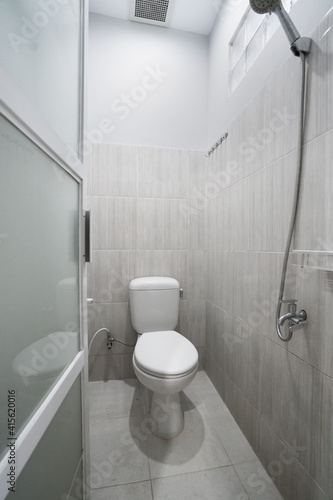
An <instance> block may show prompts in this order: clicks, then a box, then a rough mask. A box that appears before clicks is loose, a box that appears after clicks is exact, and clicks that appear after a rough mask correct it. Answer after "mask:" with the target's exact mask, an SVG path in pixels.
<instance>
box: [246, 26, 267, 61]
mask: <svg viewBox="0 0 333 500" xmlns="http://www.w3.org/2000/svg"><path fill="white" fill-rule="evenodd" d="M264 29H265V27H264V23H262V24H261V26H260V27H259V29H258V30H257V31H256V33H255V34H254V36H253V38H252V40H251V41H250V42H249V44H248V46H247V49H246V71H248V70H249V69H250V67H251V66H252V64H253V63H254V61H255V60H256V59H257V58H258V57H259V56H260V54H261V52H262V49H263V46H264V38H265V37H264Z"/></svg>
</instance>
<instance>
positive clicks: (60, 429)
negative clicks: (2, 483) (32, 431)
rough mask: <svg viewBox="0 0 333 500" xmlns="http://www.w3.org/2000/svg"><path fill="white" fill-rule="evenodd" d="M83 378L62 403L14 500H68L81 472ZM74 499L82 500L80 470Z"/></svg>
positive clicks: (21, 479) (76, 383) (17, 484)
mask: <svg viewBox="0 0 333 500" xmlns="http://www.w3.org/2000/svg"><path fill="white" fill-rule="evenodd" d="M81 432H82V419H81V384H80V377H79V378H78V379H77V380H76V382H74V384H73V386H72V388H71V389H70V391H69V393H68V394H67V396H66V398H65V399H64V401H63V402H62V404H61V406H60V408H59V410H58V411H57V413H56V414H55V416H54V419H53V420H52V422H51V424H50V425H49V427H48V428H47V430H46V431H45V434H44V435H43V437H42V439H41V440H40V442H39V443H38V445H37V447H36V448H35V450H34V452H33V454H32V455H31V457H30V459H29V461H28V462H27V464H26V466H25V467H24V469H23V471H22V472H21V474H20V476H19V478H18V480H17V482H16V491H15V493H14V494H12V493H11V492H10V493H9V494H8V495H7V498H8V499H11V498H13V499H15V500H66V499H67V494H68V493H69V490H70V487H71V483H72V481H73V479H74V476H75V472H76V470H77V468H78V467H81V468H82V462H81V463H80V457H81V454H82V435H81ZM77 472H78V474H77V476H76V479H75V482H74V484H73V488H72V493H73V495H72V498H75V500H80V499H82V486H83V485H82V479H83V478H82V471H81V470H78V471H77Z"/></svg>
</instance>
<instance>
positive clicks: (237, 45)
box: [230, 23, 245, 68]
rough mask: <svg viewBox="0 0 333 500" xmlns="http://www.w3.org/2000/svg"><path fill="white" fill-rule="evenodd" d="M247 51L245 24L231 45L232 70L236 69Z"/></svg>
mask: <svg viewBox="0 0 333 500" xmlns="http://www.w3.org/2000/svg"><path fill="white" fill-rule="evenodd" d="M244 50H245V23H243V24H242V25H241V26H240V28H239V30H238V32H237V35H236V36H235V38H234V40H233V42H232V44H231V54H230V55H231V68H234V67H235V66H236V64H237V62H238V61H239V59H240V57H241V56H242V54H243V53H244Z"/></svg>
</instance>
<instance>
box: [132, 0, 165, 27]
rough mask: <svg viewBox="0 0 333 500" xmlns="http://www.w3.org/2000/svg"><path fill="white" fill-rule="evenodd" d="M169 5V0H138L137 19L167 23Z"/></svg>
mask: <svg viewBox="0 0 333 500" xmlns="http://www.w3.org/2000/svg"><path fill="white" fill-rule="evenodd" d="M168 7H169V0H136V1H135V13H134V18H135V20H137V21H139V20H142V21H143V22H144V20H147V21H148V22H149V21H150V22H157V23H165V21H166V17H167V13H168Z"/></svg>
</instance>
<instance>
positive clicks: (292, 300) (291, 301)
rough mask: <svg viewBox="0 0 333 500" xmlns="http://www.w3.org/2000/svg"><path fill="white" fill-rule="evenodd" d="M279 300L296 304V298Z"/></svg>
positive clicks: (283, 302) (282, 302)
mask: <svg viewBox="0 0 333 500" xmlns="http://www.w3.org/2000/svg"><path fill="white" fill-rule="evenodd" d="M280 302H281V304H296V302H298V299H281V300H280Z"/></svg>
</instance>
